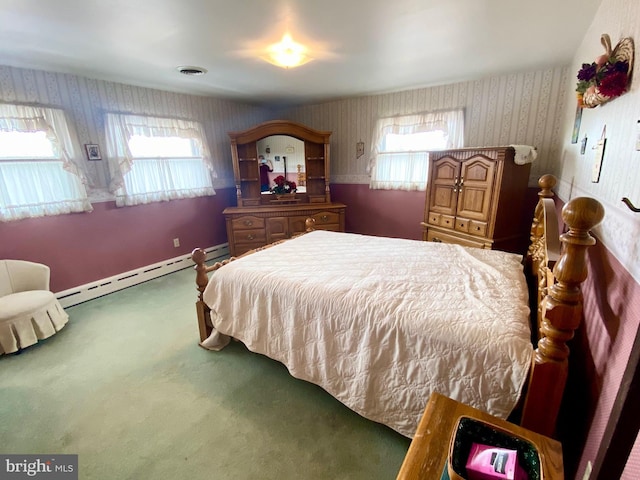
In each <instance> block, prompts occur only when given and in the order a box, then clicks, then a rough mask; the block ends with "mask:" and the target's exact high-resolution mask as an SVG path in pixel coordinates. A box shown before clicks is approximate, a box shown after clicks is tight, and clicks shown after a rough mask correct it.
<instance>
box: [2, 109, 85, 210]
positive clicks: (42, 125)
mask: <svg viewBox="0 0 640 480" xmlns="http://www.w3.org/2000/svg"><path fill="white" fill-rule="evenodd" d="M71 138H72V137H71V133H70V131H69V127H68V125H67V122H66V118H65V115H64V112H63V111H62V110H59V109H54V108H45V107H37V106H28V105H13V104H0V220H1V221H8V220H18V219H21V218H29V217H40V216H43V215H60V214H63V213H71V212H83V211H89V212H90V211H91V210H92V207H91V204H90V203H89V200H88V198H87V191H86V188H85V186H84V183H83V181H85V180H86V179H85V177H84V175H83V174H82V173H81V171H80V169H79V168H78V164H81V162H78V163H76V158H75V154H76V152H78V154H80V149H79V148H74V145H73V142H72V139H71Z"/></svg>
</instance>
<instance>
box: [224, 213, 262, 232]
mask: <svg viewBox="0 0 640 480" xmlns="http://www.w3.org/2000/svg"><path fill="white" fill-rule="evenodd" d="M231 226H232V227H233V229H234V230H249V229H259V228H264V218H259V217H254V216H251V215H246V216H243V217H239V218H234V219H232V220H231Z"/></svg>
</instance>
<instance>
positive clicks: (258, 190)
mask: <svg viewBox="0 0 640 480" xmlns="http://www.w3.org/2000/svg"><path fill="white" fill-rule="evenodd" d="M330 136H331V132H328V131H321V130H315V129H313V128H310V127H307V126H305V125H301V124H297V123H294V122H289V121H286V120H272V121H269V122H264V123H261V124H259V125H257V126H255V127H252V128H250V129H248V130H244V131H239V132H229V138H230V140H231V155H232V160H233V172H234V177H235V184H236V198H237V207H229V208H226V209H225V210H224V212H223V213H224V215H225V219H226V224H227V235H228V238H229V249H230V253H231V255H233V256H237V255H241V254H243V253H245V252H247V251H249V250H251V249H253V248H257V247H261V246H264V245H266V244H269V243H272V242H274V241H277V240H281V239H283V238H289V237H291V236H292V235H294V234H296V233H300V232H303V231H304V221H305V220H306V219H307V218H309V217H312V218H314V219H315V220H316V223H315V225H316V228H318V229H325V230H335V231H344V215H345V208H346V207H345V205H343V204H341V203H334V202H332V201H331V191H330V188H329V179H330V170H329V167H330V161H329V138H330ZM261 164H264V166H263V167H262V168H263V169H264V170H263V171H261ZM279 176H282V177H284V178H285V179H286V180H287V181H289V182H294V183H295V185H296V191H295V192H293V193H283V192H278V193H274V192H272V189H273V187H274V186H275V181H274V180H275V179H276V178H278V177H279Z"/></svg>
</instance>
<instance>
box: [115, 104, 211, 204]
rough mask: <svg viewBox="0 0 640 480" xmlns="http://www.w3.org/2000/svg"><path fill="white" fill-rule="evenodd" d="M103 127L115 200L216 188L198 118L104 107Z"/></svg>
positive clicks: (165, 196)
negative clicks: (129, 112) (108, 110)
mask: <svg viewBox="0 0 640 480" xmlns="http://www.w3.org/2000/svg"><path fill="white" fill-rule="evenodd" d="M105 130H106V135H107V157H108V158H109V168H110V171H111V178H112V181H111V190H112V191H113V192H115V194H116V205H118V206H125V205H138V204H142V203H150V202H158V201H162V200H173V199H178V198H191V197H199V196H204V195H213V194H214V193H215V191H214V190H213V183H212V178H215V171H214V168H213V163H212V161H211V157H210V155H209V151H208V148H207V143H206V141H205V136H204V131H203V130H202V127H201V125H200V124H199V123H197V122H193V121H189V120H180V119H174V118H161V117H147V116H142V115H127V114H115V113H109V114H107V116H106V126H105Z"/></svg>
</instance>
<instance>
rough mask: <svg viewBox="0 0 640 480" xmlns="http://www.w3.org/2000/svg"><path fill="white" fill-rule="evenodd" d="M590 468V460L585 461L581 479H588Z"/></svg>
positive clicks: (591, 468)
mask: <svg viewBox="0 0 640 480" xmlns="http://www.w3.org/2000/svg"><path fill="white" fill-rule="evenodd" d="M591 470H593V465H591V460H589V461H588V462H587V468H585V469H584V475H583V476H582V480H589V477H591Z"/></svg>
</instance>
